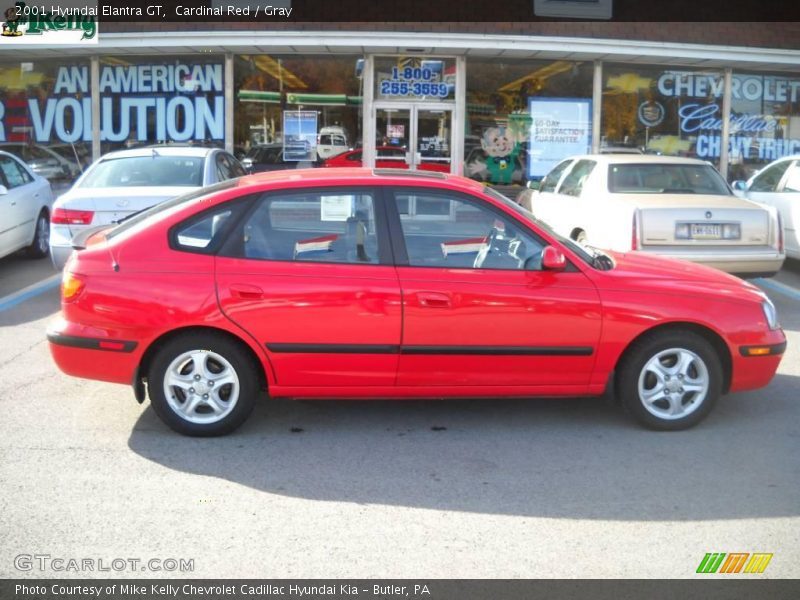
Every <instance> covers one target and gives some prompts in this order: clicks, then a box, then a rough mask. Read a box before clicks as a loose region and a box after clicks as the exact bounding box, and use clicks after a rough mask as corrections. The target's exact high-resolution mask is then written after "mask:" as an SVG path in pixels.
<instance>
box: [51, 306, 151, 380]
mask: <svg viewBox="0 0 800 600" xmlns="http://www.w3.org/2000/svg"><path fill="white" fill-rule="evenodd" d="M98 333H99V332H98V331H97V330H96V329H95V330H92V331H89V330H85V329H84V328H83V327H80V326H77V325H74V324H71V323H66V322H65V321H63V320H59V321H56V322H55V323H53V324H52V325H51V326H50V327H49V328H48V330H47V341H48V342H49V346H50V354H51V355H52V357H53V360H54V361H55V363H56V365H57V366H58V368H59V369H61V371H63V372H64V373H66V374H67V375H72V376H73V377H82V378H85V379H97V380H100V381H108V382H111V383H123V384H127V385H129V384H130V382H131V380H132V378H133V374H134V372H135V371H136V368H137V366H138V365H139V361H140V359H141V353H142V349H141V348H142V347H141V345H140V344H139V343H138V342H137V341H136V340H123V339H115V338H109V337H101V336H98Z"/></svg>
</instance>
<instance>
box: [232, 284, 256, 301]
mask: <svg viewBox="0 0 800 600" xmlns="http://www.w3.org/2000/svg"><path fill="white" fill-rule="evenodd" d="M230 291H231V296H233V297H234V298H241V299H242V300H260V299H261V298H263V297H264V290H262V289H261V288H260V287H258V286H257V285H250V284H249V283H234V284H232V285H231V286H230Z"/></svg>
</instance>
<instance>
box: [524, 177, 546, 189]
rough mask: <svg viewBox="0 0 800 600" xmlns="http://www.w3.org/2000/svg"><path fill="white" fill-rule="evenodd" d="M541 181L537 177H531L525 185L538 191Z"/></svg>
mask: <svg viewBox="0 0 800 600" xmlns="http://www.w3.org/2000/svg"><path fill="white" fill-rule="evenodd" d="M541 183H542V182H541V181H539V180H537V179H531V180H530V181H529V182H528V183H526V184H525V187H527V188H528V189H529V190H534V191H536V190H538V189H539V186H540V185H541Z"/></svg>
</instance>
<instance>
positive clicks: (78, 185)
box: [50, 146, 245, 269]
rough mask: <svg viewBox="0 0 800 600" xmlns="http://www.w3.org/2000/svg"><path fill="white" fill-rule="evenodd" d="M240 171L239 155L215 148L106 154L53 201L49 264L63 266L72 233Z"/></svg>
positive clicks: (215, 181) (57, 267)
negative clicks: (236, 157)
mask: <svg viewBox="0 0 800 600" xmlns="http://www.w3.org/2000/svg"><path fill="white" fill-rule="evenodd" d="M244 174H245V172H244V169H243V168H242V165H241V164H240V163H239V161H238V160H236V159H235V158H234V157H233V156H232V155H231V154H229V153H227V152H225V151H224V150H220V149H218V148H200V147H192V146H152V147H147V148H137V149H134V150H120V151H118V152H111V153H109V154H106V155H105V156H103V157H102V158H100V159H99V160H98V161H96V162H95V163H94V164H93V165H92V166H91V167H89V168H88V169H87V170H86V172H85V173H84V174H83V175H82V176H81V178H80V179H78V181H76V182H75V185H74V186H72V189H70V190H69V191H68V192H67V193H66V194H64V195H62V196H60V197H59V198H58V200H56V202H55V204H54V205H53V217H52V231H51V235H50V250H51V253H52V256H53V265H54V266H55V267H56V269H61V268H63V267H64V264H65V263H66V262H67V259H68V258H69V256H70V254H72V238H73V237H74V236H76V235H77V234H79V233H81V232H82V231H85V230H86V229H88V228H90V227H95V226H97V225H105V224H107V223H112V222H114V221H119V220H120V219H124V218H125V217H127V216H128V215H130V214H132V213H135V212H138V211H141V210H144V209H145V208H149V207H151V206H153V205H155V204H158V203H159V202H162V201H164V200H167V199H169V198H173V197H175V196H180V195H182V194H186V193H188V192H192V191H194V190H196V189H198V188H200V187H203V186H206V185H211V184H213V183H217V182H219V181H224V180H226V179H231V178H233V177H240V176H242V175H244Z"/></svg>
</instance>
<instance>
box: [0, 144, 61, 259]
mask: <svg viewBox="0 0 800 600" xmlns="http://www.w3.org/2000/svg"><path fill="white" fill-rule="evenodd" d="M52 205H53V192H52V191H51V190H50V183H49V182H48V181H47V179H45V178H44V177H41V176H40V175H37V174H36V173H34V172H33V171H32V170H31V169H30V167H28V165H26V164H25V163H23V162H22V161H21V160H19V159H18V158H17V157H16V156H14V155H12V154H9V153H8V152H2V151H0V258H1V257H3V256H8V255H9V254H11V253H13V252H16V251H17V250H22V249H23V248H26V249H27V251H28V255H29V256H31V257H32V258H43V257H45V256H47V251H48V238H49V235H50V208H51V207H52Z"/></svg>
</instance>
